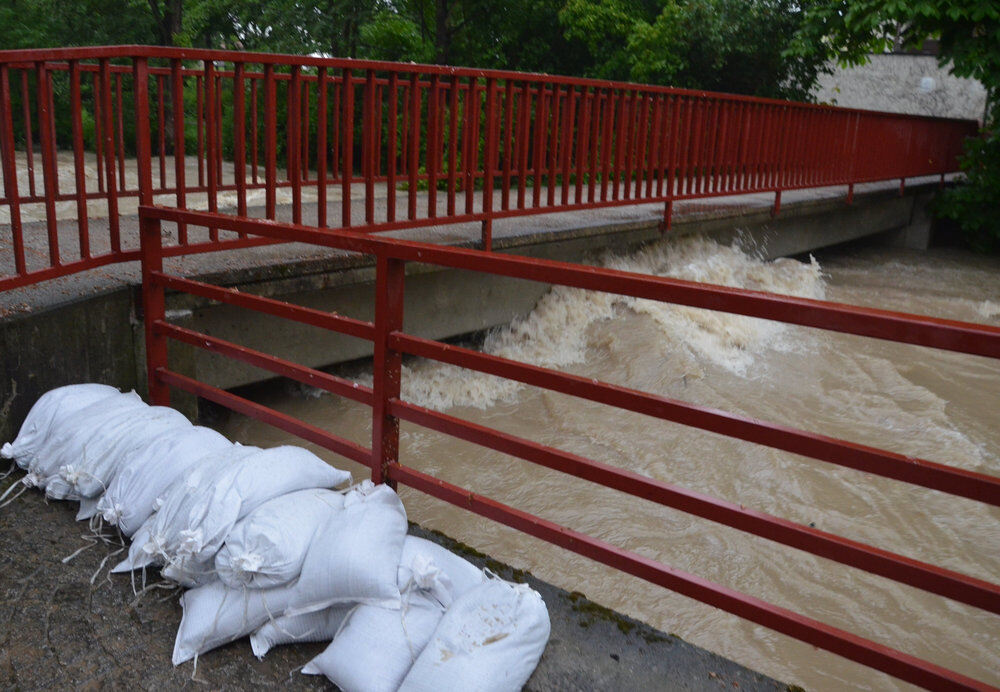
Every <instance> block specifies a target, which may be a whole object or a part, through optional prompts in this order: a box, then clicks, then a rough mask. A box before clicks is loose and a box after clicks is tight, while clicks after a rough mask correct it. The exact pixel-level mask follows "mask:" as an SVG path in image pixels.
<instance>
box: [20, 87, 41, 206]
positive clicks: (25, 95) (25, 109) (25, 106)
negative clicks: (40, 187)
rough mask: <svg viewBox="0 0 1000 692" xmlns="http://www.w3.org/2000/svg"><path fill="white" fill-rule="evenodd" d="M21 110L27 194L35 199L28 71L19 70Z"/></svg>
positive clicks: (33, 151)
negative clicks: (26, 162)
mask: <svg viewBox="0 0 1000 692" xmlns="http://www.w3.org/2000/svg"><path fill="white" fill-rule="evenodd" d="M21 110H22V117H23V119H24V141H25V142H26V143H27V146H26V147H25V152H24V153H25V156H26V157H27V161H28V194H29V195H30V196H31V197H36V196H37V194H38V192H37V191H36V184H35V144H34V142H35V139H34V137H33V136H32V132H31V92H30V91H29V90H28V70H27V69H23V70H21Z"/></svg>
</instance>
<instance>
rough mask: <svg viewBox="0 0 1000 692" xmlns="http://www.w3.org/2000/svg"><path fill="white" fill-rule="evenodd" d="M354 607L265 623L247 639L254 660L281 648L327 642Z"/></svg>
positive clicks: (327, 610)
mask: <svg viewBox="0 0 1000 692" xmlns="http://www.w3.org/2000/svg"><path fill="white" fill-rule="evenodd" d="M353 607H354V606H352V605H349V604H348V605H340V606H331V607H329V608H327V609H326V610H319V611H316V612H315V613H305V614H303V615H282V616H281V617H277V618H275V619H274V620H268V621H267V622H265V623H264V624H263V625H261V627H260V629H258V630H257V631H256V632H254V633H253V634H251V635H250V648H251V649H253V653H254V655H255V656H256V657H257V658H264V655H265V654H266V653H267V652H268V651H270V650H271V649H273V648H274V647H276V646H281V645H282V644H304V643H305V642H328V641H330V640H331V639H333V637H334V635H336V634H337V631H338V630H339V629H340V626H341V624H342V623H343V622H344V617H345V616H346V615H347V614H348V613H349V612H350V611H351V609H352V608H353Z"/></svg>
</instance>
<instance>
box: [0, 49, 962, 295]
mask: <svg viewBox="0 0 1000 692" xmlns="http://www.w3.org/2000/svg"><path fill="white" fill-rule="evenodd" d="M975 132H976V124H975V123H974V122H971V121H964V120H954V119H944V118H929V117H925V116H916V115H900V114H891V113H878V112H868V111H860V110H852V109H844V108H834V107H830V106H819V105H815V104H804V103H792V102H786V101H776V100H773V99H761V98H753V97H747V96H735V95H728V94H716V93H709V92H701V91H691V90H683V89H671V88H667V87H653V86H644V85H638V84H631V83H620V82H606V81H600V80H592V79H575V78H569V77H559V76H551V75H537V74H526V73H518V72H510V71H499V70H477V69H468V68H454V67H442V66H433V65H414V64H409V63H406V64H403V63H387V62H373V61H361V60H346V59H327V58H313V57H306V56H289V55H271V54H263V53H238V52H230V51H206V50H193V49H178V48H158V47H150V46H116V47H103V48H73V49H44V50H29V51H0V163H2V165H0V176H2V178H3V185H2V187H0V195H2V196H0V231H2V233H3V235H2V236H0V239H2V240H0V290H4V289H9V288H14V287H17V286H24V285H28V284H31V283H35V282H37V281H42V280H46V279H49V278H53V277H57V276H63V275H66V274H70V273H74V272H78V271H82V270H85V269H90V268H94V267H97V266H101V265H106V264H109V263H114V262H123V261H131V260H134V259H136V257H137V255H136V253H137V251H138V248H139V242H138V231H137V227H136V226H137V224H136V223H135V214H136V209H137V206H138V204H140V203H141V204H150V203H152V202H154V201H156V202H159V203H170V204H172V205H175V206H177V207H178V208H191V209H204V210H207V211H209V212H215V211H218V210H220V209H222V210H226V211H232V212H234V213H236V214H238V215H241V216H253V217H259V218H267V219H272V220H275V219H279V218H281V219H282V220H290V221H292V222H293V223H308V224H310V225H315V226H317V227H334V228H342V229H348V228H350V229H354V230H357V231H361V232H368V233H376V232H382V231H389V230H397V229H404V228H419V227H425V226H436V225H444V224H460V223H477V224H480V226H481V242H482V246H483V247H484V248H485V249H490V248H491V244H492V223H493V221H494V220H497V219H506V218H514V217H519V216H524V215H530V214H543V213H551V212H560V211H572V210H585V209H594V208H600V207H611V206H621V205H634V204H649V203H655V204H662V205H663V216H664V223H665V225H669V220H670V217H671V210H672V205H673V203H674V202H675V201H678V200H686V199H695V198H710V197H717V196H728V195H735V194H748V193H755V192H768V193H773V194H774V195H775V211H777V210H778V209H779V208H780V201H781V192H782V191H784V190H793V189H800V188H808V187H820V186H831V185H838V186H841V185H843V186H847V188H848V199H850V198H851V195H852V194H853V187H854V185H855V184H858V183H863V182H871V181H878V180H889V179H893V180H895V179H898V180H900V181H901V184H903V183H905V180H906V179H907V178H913V177H918V176H928V175H934V176H943V175H944V174H947V173H950V172H954V171H956V170H957V169H958V166H957V163H956V161H957V156H958V154H959V153H960V152H961V149H962V143H963V140H964V139H965V138H966V137H968V136H971V135H974V134H975ZM36 147H37V150H36ZM263 242H273V241H270V240H261V239H259V238H248V237H246V236H244V235H241V234H239V233H235V234H234V233H223V234H222V235H220V232H219V229H216V228H213V227H208V228H204V229H198V232H197V233H196V234H192V233H189V232H188V228H187V227H186V226H185V225H184V224H181V225H179V226H178V228H177V230H176V234H175V236H174V238H173V239H172V240H171V246H168V247H172V248H173V251H174V252H175V253H180V254H186V253H187V252H190V251H193V250H201V251H208V250H213V249H221V248H240V247H252V246H254V245H256V244H261V243H263Z"/></svg>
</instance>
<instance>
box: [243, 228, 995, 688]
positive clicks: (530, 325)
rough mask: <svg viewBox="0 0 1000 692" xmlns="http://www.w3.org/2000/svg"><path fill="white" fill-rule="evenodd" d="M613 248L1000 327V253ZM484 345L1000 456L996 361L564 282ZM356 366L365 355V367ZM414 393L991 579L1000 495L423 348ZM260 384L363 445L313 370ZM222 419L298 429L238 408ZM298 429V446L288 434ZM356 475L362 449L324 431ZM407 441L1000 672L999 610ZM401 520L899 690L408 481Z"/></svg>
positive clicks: (831, 681) (455, 447)
mask: <svg viewBox="0 0 1000 692" xmlns="http://www.w3.org/2000/svg"><path fill="white" fill-rule="evenodd" d="M600 261H602V262H604V263H605V264H609V265H611V266H615V267H619V268H625V269H631V270H636V271H644V272H649V273H656V274H664V275H673V276H681V277H685V278H692V279H697V280H701V281H708V282H712V283H722V284H729V285H739V286H746V287H750V288H756V289H762V290H768V291H776V292H781V293H791V294H796V295H802V296H809V297H817V298H826V299H829V300H834V301H841V302H846V303H854V304H860V305H870V306H878V307H883V308H888V309H894V310H901V311H906V312H916V313H922V314H927V315H934V316H939V317H947V318H952V319H960V320H968V321H974V322H981V323H986V324H994V325H1000V263H998V262H997V261H996V260H991V259H985V258H981V257H976V256H973V255H969V254H966V253H963V252H960V251H954V250H932V251H930V252H927V253H920V252H907V251H900V250H888V249H877V248H870V247H869V248H859V247H855V248H848V249H846V250H845V249H841V250H833V251H828V252H826V253H823V254H821V255H820V256H819V257H818V259H816V260H814V261H811V262H809V261H805V262H803V261H796V260H791V259H782V260H778V261H775V262H761V261H758V260H756V259H754V258H753V254H752V252H745V251H742V250H738V249H735V248H727V247H721V246H719V245H715V244H713V243H711V242H708V241H704V240H691V239H689V240H681V241H674V242H664V243H660V244H658V245H656V246H654V247H652V248H648V249H646V250H644V251H642V252H640V253H637V254H635V255H632V256H628V257H605V258H602V259H601V260H600ZM482 347H483V348H484V349H485V350H487V351H490V352H493V353H497V354H501V355H504V356H507V357H512V358H517V359H519V360H526V361H529V362H533V363H538V364H541V365H545V366H548V367H555V368H558V369H560V370H564V371H567V372H573V373H576V374H580V375H583V376H585V377H591V378H600V379H602V380H604V381H609V382H613V383H617V384H621V385H625V386H629V387H635V388H639V389H644V390H646V391H650V392H655V393H657V394H662V395H665V396H670V397H675V398H678V399H683V400H685V401H690V402H693V403H696V404H701V405H707V406H714V407H718V408H721V409H724V410H727V411H733V412H737V413H741V414H745V415H749V416H753V417H757V418H761V419H764V420H770V421H776V422H779V423H784V424H788V425H792V426H796V427H801V428H804V429H806V430H811V431H816V432H820V433H823V434H827V435H833V436H836V437H841V438H844V439H847V440H851V441H854V442H859V443H862V444H867V445H873V446H876V447H883V448H887V449H891V450H893V451H897V452H900V453H903V454H908V455H914V456H919V457H923V458H926V459H931V460H934V461H939V462H943V463H946V464H950V465H953V466H956V467H959V468H964V469H972V470H976V471H980V472H984V473H989V474H993V475H1000V425H998V423H1000V362H997V361H991V360H990V359H986V358H980V357H975V356H966V355H960V354H953V353H946V352H943V351H937V350H934V349H925V348H919V347H915V346H906V345H899V344H892V343H888V342H880V341H877V340H873V339H866V338H861V337H852V336H845V335H839V334H833V333H828V332H823V331H820V330H813V329H807V328H798V327H790V326H785V325H779V324H776V323H772V322H766V321H762V320H755V319H750V318H743V317H736V316H731V315H724V314H721V313H712V312H707V311H699V310H692V309H687V308H678V307H672V306H665V305H661V304H653V303H650V302H648V301H633V300H622V299H613V298H609V297H607V296H604V295H602V294H595V293H586V292H582V291H577V290H565V289H556V290H553V291H551V292H550V293H549V294H548V295H547V296H546V297H544V298H543V299H542V300H541V301H540V303H539V304H538V306H537V307H536V309H535V310H534V312H532V313H531V314H530V315H528V316H526V317H525V318H523V319H521V320H518V321H517V322H516V323H514V324H512V325H510V326H509V327H507V328H506V329H502V330H499V331H497V332H495V333H493V334H491V335H490V336H489V337H488V338H487V339H486V341H485V343H484V344H483V345H482ZM358 376H359V379H360V380H362V381H363V380H364V379H366V377H367V378H368V379H370V373H367V374H366V373H364V372H361V373H359V374H358ZM404 398H406V399H408V400H411V401H414V402H416V403H420V404H422V405H427V406H432V407H434V408H437V409H439V410H445V411H447V412H448V413H450V414H451V415H456V416H460V417H463V418H466V419H469V420H472V421H475V422H477V423H480V424H484V425H488V426H492V427H495V428H498V429H501V430H504V431H507V432H511V433H515V434H517V435H521V436H524V437H527V438H529V439H532V440H536V441H538V442H541V443H543V444H547V445H552V446H556V447H559V448H561V449H565V450H568V451H570V452H574V453H577V454H581V455H584V456H587V457H590V458H593V459H596V460H599V461H602V462H606V463H610V464H614V465H616V466H620V467H622V468H626V469H629V470H631V471H635V472H637V473H640V474H643V475H647V476H650V477H652V478H656V479H659V480H662V481H667V482H670V483H674V484H677V485H680V486H682V487H686V488H690V489H692V490H696V491H699V492H703V493H708V494H711V495H714V496H716V497H720V498H723V499H726V500H729V501H732V502H738V503H740V504H743V505H745V506H747V507H752V508H754V509H758V510H761V511H764V512H768V513H772V514H775V515H777V516H780V517H785V518H788V519H790V520H793V521H796V522H801V523H805V524H811V525H815V526H816V527H817V528H820V529H822V530H824V531H831V532H834V533H838V534H841V535H843V536H847V537H849V538H852V539H855V540H859V541H864V542H866V543H870V544H873V545H875V546H878V547H881V548H885V549H888V550H892V551H894V552H899V553H902V554H904V555H907V556H910V557H913V558H917V559H920V560H925V561H929V562H932V563H935V564H938V565H942V566H945V567H947V568H949V569H953V570H957V571H960V572H963V573H966V574H969V575H972V576H974V577H978V578H982V579H986V580H988V581H992V582H997V581H1000V510H998V509H997V508H990V507H987V506H986V505H983V504H981V503H977V502H973V501H971V500H964V499H961V498H955V497H952V496H949V495H946V494H943V493H939V492H936V491H931V490H925V489H922V488H918V487H916V486H910V485H908V484H905V483H900V482H895V481H889V480H886V479H883V478H879V477H874V476H871V475H868V474H864V473H861V472H857V471H853V470H849V469H844V468H841V467H837V466H833V465H830V464H826V463H823V462H818V461H813V460H809V459H806V458H803V457H799V456H796V455H792V454H787V453H784V452H779V451H776V450H772V449H769V448H766V447H761V446H757V445H753V444H749V443H742V442H739V441H734V440H729V439H727V438H724V437H721V436H718V435H714V434H711V433H705V432H701V431H697V430H693V429H690V428H685V427H683V426H680V425H675V424H672V423H666V422H662V421H658V420H654V419H650V418H647V417H644V416H640V415H636V414H631V413H626V412H622V411H618V410H615V409H612V408H610V407H607V406H603V405H600V404H594V403H590V402H584V401H579V400H576V399H573V398H571V397H567V396H563V395H559V394H553V393H550V392H545V391H542V390H538V389H534V388H531V387H518V386H514V385H511V384H509V383H505V382H500V381H498V380H495V379H493V378H490V377H486V376H481V375H477V374H475V373H470V372H468V371H462V370H458V369H455V368H451V367H443V366H440V365H437V364H432V363H426V362H420V361H416V362H412V363H410V364H409V365H408V366H407V367H406V369H405V372H404ZM266 399H267V402H266V403H268V404H270V405H272V406H274V407H276V408H278V409H280V410H282V411H284V412H286V413H289V414H292V415H294V416H296V417H298V418H301V419H303V420H306V421H308V422H310V423H313V424H315V425H319V426H322V427H324V428H326V429H328V430H331V431H334V432H336V433H338V434H341V435H344V436H346V437H348V438H350V439H353V440H356V441H357V442H359V443H362V444H364V445H366V446H367V445H368V444H370V435H371V432H370V412H369V410H368V409H367V408H366V407H364V406H360V405H356V404H353V403H351V402H345V401H342V400H338V399H337V398H335V397H331V396H326V395H322V396H320V395H318V393H317V392H314V391H306V390H302V389H291V388H289V389H282V390H281V391H272V392H270V393H269V394H267V395H266ZM225 432H227V433H228V434H230V435H231V436H232V437H233V438H235V439H239V440H241V441H244V442H252V443H254V444H264V445H274V444H279V443H287V442H290V441H292V440H291V438H289V437H288V436H287V435H286V434H285V433H282V432H280V431H277V430H274V429H272V428H270V427H268V426H265V425H262V424H259V423H256V422H253V421H249V420H247V419H243V418H241V417H236V416H234V417H233V418H232V419H231V420H230V421H228V423H227V424H226V430H225ZM297 443H299V444H301V442H297ZM316 451H317V452H319V453H321V454H323V455H324V456H326V457H327V458H329V459H330V460H331V461H332V462H333V463H336V464H338V465H341V466H344V467H347V468H350V469H351V470H352V471H353V472H354V473H355V475H356V476H357V477H363V476H364V475H365V473H366V469H364V468H363V467H361V466H358V465H355V464H352V463H350V462H345V461H344V460H342V459H339V458H337V457H335V456H333V455H330V454H326V453H325V452H322V451H321V450H318V449H317V450H316ZM401 461H402V462H403V463H404V464H406V465H409V466H414V467H416V468H418V469H420V470H423V471H426V472H429V473H432V474H434V475H436V476H439V477H442V478H444V479H446V480H448V481H450V482H453V483H457V484H458V485H460V486H463V487H467V488H470V489H472V490H474V491H477V492H480V493H484V494H486V495H488V496H491V497H494V498H496V499H497V500H499V501H501V502H505V503H508V504H511V505H513V506H515V507H518V508H521V509H524V510H527V511H530V512H533V513H536V514H538V515H540V516H542V517H544V518H546V519H550V520H553V521H556V522H558V523H561V524H564V525H566V526H569V527H572V528H574V529H576V530H579V531H583V532H586V533H588V534H590V535H592V536H595V537H597V538H600V539H602V540H605V541H608V542H610V543H613V544H615V545H618V546H621V547H623V548H626V549H628V550H631V551H634V552H636V553H639V554H640V555H643V556H647V557H650V558H655V559H657V560H659V561H662V562H663V563H665V564H667V565H671V566H673V567H676V568H679V569H682V570H685V571H688V572H691V573H694V574H697V575H700V576H703V577H705V578H707V579H710V580H712V581H715V582H717V583H719V584H723V585H725V586H729V587H732V588H735V589H738V590H740V591H743V592H744V593H747V594H751V595H754V596H757V597H760V598H763V599H766V600H768V601H771V602H774V603H776V604H779V605H781V606H784V607H787V608H791V609H792V610H795V611H798V612H801V613H804V614H806V615H808V616H810V617H813V618H816V619H819V620H821V621H824V622H827V623H829V624H831V625H834V626H837V627H840V628H843V629H846V630H848V631H851V632H854V633H857V634H859V635H862V636H864V637H867V638H870V639H874V640H875V641H877V642H881V643H884V644H887V645H890V646H892V647H895V648H898V649H901V650H903V651H905V652H907V653H910V654H914V655H916V656H919V657H921V658H926V659H928V660H931V661H933V662H936V663H939V664H942V665H945V666H947V667H950V668H952V669H955V670H958V671H961V672H962V673H964V674H966V675H969V676H972V677H974V678H978V679H980V680H983V681H985V682H988V683H991V684H994V685H1000V618H998V617H997V616H996V615H991V614H989V613H986V612H983V611H979V610H977V609H975V608H973V607H970V606H965V605H962V604H960V603H956V602H954V601H950V600H948V599H945V598H941V597H937V596H934V595H930V594H927V593H924V592H922V591H920V590H917V589H914V588H910V587H906V586H902V585H900V584H897V583H896V582H893V581H890V580H887V579H883V578H881V577H876V576H873V575H870V574H868V573H866V572H863V571H860V570H856V569H852V568H849V567H845V566H843V565H840V564H839V563H835V562H832V561H828V560H825V559H821V558H817V557H813V556H811V555H809V554H807V553H803V552H801V551H797V550H794V549H791V548H785V547H783V546H780V545H778V544H775V543H772V542H770V541H767V540H764V539H758V538H755V537H753V536H748V535H745V534H742V533H740V532H738V531H736V530H732V529H728V528H725V527H721V526H719V525H717V524H714V523H712V522H709V521H705V520H701V519H697V518H693V517H690V516H688V515H685V514H683V513H681V512H677V511H674V510H671V509H668V508H664V507H661V506H659V505H656V504H653V503H649V502H646V501H643V500H637V499H634V498H631V497H629V496H627V495H624V494H621V493H618V492H616V491H612V490H607V489H604V488H599V487H596V486H594V485H592V484H589V483H587V482H584V481H580V480H576V479H573V478H569V477H567V476H564V475H562V474H559V473H557V472H552V471H548V470H545V469H541V468H537V467H534V466H532V465H530V464H528V463H525V462H521V461H519V460H516V459H513V458H511V457H508V456H505V455H502V454H498V453H495V452H492V451H490V450H484V449H482V448H479V447H477V446H475V445H471V444H466V443H463V442H456V441H454V440H450V439H447V438H445V437H444V436H442V435H439V434H437V433H433V432H430V431H427V430H424V429H421V428H418V427H416V426H411V425H407V424H404V425H403V426H402V433H401ZM401 495H402V497H403V500H404V502H405V504H406V507H407V511H408V513H409V515H410V518H411V519H413V520H414V521H417V522H419V523H421V524H423V525H425V526H429V527H433V528H436V529H439V530H441V531H444V532H445V533H447V534H449V535H451V536H453V537H455V538H457V539H459V540H462V541H464V542H467V543H469V544H471V545H473V546H475V547H476V548H478V549H480V550H483V551H485V552H488V553H491V554H492V555H494V556H495V557H497V558H498V559H501V560H503V561H506V562H508V563H510V564H512V565H514V566H516V567H518V568H523V569H528V570H530V571H531V572H533V573H534V574H535V575H537V576H538V577H540V578H542V579H545V580H548V581H550V582H553V583H555V584H557V585H559V586H562V587H564V588H567V589H571V590H576V591H581V592H583V593H585V594H586V595H587V596H589V597H590V598H592V599H594V600H595V601H597V602H599V603H602V604H604V605H607V606H610V607H612V608H615V609H617V610H620V611H622V612H625V613H628V614H629V615H632V616H635V617H637V618H639V619H642V620H644V621H646V622H649V623H650V624H652V625H654V626H655V627H658V628H660V629H662V630H664V631H667V632H671V633H675V634H677V635H679V636H681V637H683V638H684V639H686V640H688V641H690V642H692V643H695V644H698V645H701V646H703V647H706V648H708V649H711V650H712V651H716V652H718V653H720V654H723V655H725V656H727V657H730V658H732V659H734V660H736V661H738V662H740V663H743V664H745V665H747V666H750V667H752V668H755V669H757V670H759V671H761V672H763V673H766V674H768V675H772V676H774V677H776V678H778V679H781V680H784V681H786V682H789V683H795V684H799V685H803V686H805V687H807V688H809V689H820V690H840V689H879V690H882V689H906V688H907V686H906V685H904V684H902V683H899V682H898V681H895V680H893V679H891V678H889V677H888V676H885V675H882V674H880V673H876V672H874V671H872V670H870V669H867V668H864V667H862V666H859V665H855V664H853V663H850V662H848V661H846V660H845V659H842V658H840V657H838V656H835V655H833V654H829V653H826V652H823V651H820V650H818V649H815V648H813V647H812V646H808V645H805V644H802V643H799V642H796V641H794V640H792V639H790V638H788V637H785V636H783V635H780V634H777V633H775V632H772V631H771V630H768V629H766V628H764V627H760V626H757V625H754V624H751V623H749V622H746V621H743V620H741V619H739V618H737V617H734V616H731V615H729V614H726V613H723V612H721V611H719V610H716V609H714V608H711V607H709V606H705V605H702V604H700V603H697V602H695V601H693V600H690V599H687V598H685V597H682V596H679V595H677V594H674V593H672V592H670V591H667V590H665V589H662V588H660V587H656V586H653V585H650V584H648V583H646V582H643V581H641V580H638V579H634V578H631V577H628V576H624V575H622V574H621V573H619V572H616V571H615V570H612V569H610V568H605V567H603V566H601V565H598V564H596V563H594V562H591V561H589V560H587V559H585V558H582V557H579V556H577V555H575V554H572V553H569V552H567V551H564V550H561V549H559V548H555V547H553V546H550V545H548V544H545V543H543V542H541V541H537V540H535V539H532V538H529V537H527V536H524V535H523V534H520V533H518V532H516V531H513V530H509V529H507V528H505V527H503V526H500V525H498V524H495V523H493V522H490V521H488V520H485V519H482V518H480V517H478V516H475V515H472V514H470V513H468V512H465V511H464V510H461V509H458V508H456V507H452V506H450V505H447V504H444V503H441V502H438V501H436V500H433V499H430V498H428V497H426V496H424V495H422V494H421V493H419V492H416V491H412V490H409V489H406V488H403V489H401Z"/></svg>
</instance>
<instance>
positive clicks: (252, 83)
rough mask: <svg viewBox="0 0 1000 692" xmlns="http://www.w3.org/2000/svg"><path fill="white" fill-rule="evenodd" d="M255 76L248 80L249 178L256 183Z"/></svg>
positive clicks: (257, 135) (257, 134)
mask: <svg viewBox="0 0 1000 692" xmlns="http://www.w3.org/2000/svg"><path fill="white" fill-rule="evenodd" d="M259 136H260V135H259V133H258V131H257V77H253V78H252V79H251V80H250V180H251V181H252V182H253V184H254V185H256V184H257V183H258V178H257V177H258V171H257V146H258V145H257V138H258V137H259Z"/></svg>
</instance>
